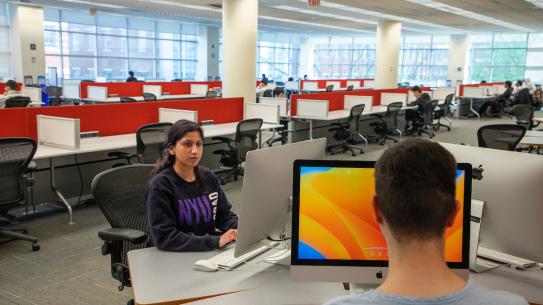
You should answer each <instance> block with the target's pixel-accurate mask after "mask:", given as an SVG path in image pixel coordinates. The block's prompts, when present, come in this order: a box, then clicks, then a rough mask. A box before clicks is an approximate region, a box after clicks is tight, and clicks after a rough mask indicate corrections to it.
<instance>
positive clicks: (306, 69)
mask: <svg viewBox="0 0 543 305" xmlns="http://www.w3.org/2000/svg"><path fill="white" fill-rule="evenodd" d="M300 58H301V61H300V71H298V75H293V77H294V79H295V80H298V78H302V77H303V76H304V75H306V74H307V76H308V77H309V78H316V76H315V74H314V71H313V66H314V64H315V45H314V43H313V39H312V38H309V37H304V38H303V41H302V44H301V48H300Z"/></svg>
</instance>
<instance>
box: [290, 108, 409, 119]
mask: <svg viewBox="0 0 543 305" xmlns="http://www.w3.org/2000/svg"><path fill="white" fill-rule="evenodd" d="M414 108H416V106H407V107H402V110H405V109H414ZM386 111H387V106H384V105H380V106H373V107H372V108H371V111H364V112H363V113H362V116H365V115H371V114H380V113H385V112H386ZM350 113H351V112H350V111H349V110H334V111H330V112H328V116H327V117H325V118H323V117H312V116H305V115H295V116H293V117H292V118H293V119H303V120H314V121H335V120H341V119H346V118H348V117H349V115H350Z"/></svg>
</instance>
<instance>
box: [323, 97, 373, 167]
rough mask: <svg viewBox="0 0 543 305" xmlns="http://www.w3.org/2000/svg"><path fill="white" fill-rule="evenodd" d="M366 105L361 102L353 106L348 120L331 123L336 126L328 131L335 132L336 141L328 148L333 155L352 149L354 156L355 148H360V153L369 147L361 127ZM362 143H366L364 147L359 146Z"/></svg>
mask: <svg viewBox="0 0 543 305" xmlns="http://www.w3.org/2000/svg"><path fill="white" fill-rule="evenodd" d="M365 106H366V105H364V104H361V105H356V106H354V107H353V108H351V112H350V113H349V120H348V122H344V123H332V124H331V125H332V126H334V128H330V129H328V131H333V132H334V135H333V137H334V140H336V142H335V143H331V144H329V145H327V147H326V150H327V151H329V152H330V153H331V154H332V155H335V154H336V153H339V152H343V153H345V152H347V151H350V152H351V154H352V155H353V157H354V156H356V152H355V150H360V153H361V154H363V153H364V151H365V150H366V148H368V140H367V139H366V138H364V136H363V135H362V134H361V133H360V129H359V126H360V124H359V122H360V117H361V116H362V113H363V112H364V107H365ZM353 127H354V129H353ZM362 143H364V148H362V147H360V146H358V145H359V144H362Z"/></svg>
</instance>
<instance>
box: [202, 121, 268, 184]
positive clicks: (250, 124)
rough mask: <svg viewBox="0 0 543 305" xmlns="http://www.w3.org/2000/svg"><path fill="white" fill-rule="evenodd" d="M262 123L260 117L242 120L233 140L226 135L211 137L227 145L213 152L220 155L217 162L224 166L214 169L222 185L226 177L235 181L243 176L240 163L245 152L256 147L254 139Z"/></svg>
mask: <svg viewBox="0 0 543 305" xmlns="http://www.w3.org/2000/svg"><path fill="white" fill-rule="evenodd" d="M263 123H264V122H263V121H262V119H248V120H243V121H241V122H239V123H238V125H237V127H236V137H235V139H234V140H232V139H230V138H226V137H213V138H212V140H213V141H220V142H222V143H225V144H226V145H228V149H220V150H216V151H214V152H213V154H215V155H220V156H221V159H220V161H219V162H220V163H221V164H222V165H223V166H224V168H219V169H218V170H215V171H214V172H215V174H217V176H218V177H219V179H220V181H221V184H222V185H224V184H225V183H226V179H227V178H230V177H233V178H234V181H237V180H238V176H240V175H241V176H243V169H242V167H241V164H242V163H243V162H245V159H246V156H247V152H249V151H251V150H255V149H257V148H258V143H257V142H256V139H257V137H258V134H259V132H260V128H261V127H262V124H263Z"/></svg>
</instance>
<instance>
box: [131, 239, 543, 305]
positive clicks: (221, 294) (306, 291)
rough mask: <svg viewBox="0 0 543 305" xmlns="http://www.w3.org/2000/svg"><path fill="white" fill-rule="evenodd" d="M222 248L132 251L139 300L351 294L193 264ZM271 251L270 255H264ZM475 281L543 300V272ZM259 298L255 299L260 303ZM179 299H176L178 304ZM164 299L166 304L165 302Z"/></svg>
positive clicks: (239, 300)
mask: <svg viewBox="0 0 543 305" xmlns="http://www.w3.org/2000/svg"><path fill="white" fill-rule="evenodd" d="M216 254H217V252H216V251H213V252H198V253H195V252H186V253H172V252H164V251H160V250H157V249H156V248H147V249H141V250H135V251H130V252H128V262H129V266H130V275H131V279H132V288H133V292H134V297H135V301H136V304H168V305H169V304H179V301H181V300H185V301H186V300H190V299H193V300H198V299H200V301H196V302H194V303H191V304H236V305H244V304H247V305H249V304H251V305H252V304H257V303H258V304H274V305H275V304H289V305H295V304H322V303H323V302H325V301H326V300H328V299H330V298H332V297H335V296H340V295H344V294H347V293H348V292H346V291H344V290H343V287H342V285H341V284H340V283H302V282H293V281H290V280H289V272H290V271H289V267H288V266H283V265H272V264H268V263H264V262H260V261H261V259H262V258H260V257H257V258H256V259H255V261H256V262H257V263H250V264H245V265H243V266H240V267H239V268H238V269H236V270H234V271H218V272H202V271H197V270H194V269H193V263H194V262H195V261H197V260H199V259H206V258H209V257H212V256H214V255H216ZM264 255H266V253H264ZM470 278H471V279H472V280H473V281H475V283H476V284H478V285H480V286H483V287H488V288H493V289H501V290H506V291H511V292H514V293H518V294H520V295H522V296H524V297H525V298H526V299H528V300H529V301H530V302H535V303H541V304H543V293H541V291H543V271H542V270H538V271H532V272H520V271H514V270H511V269H505V268H504V269H497V270H492V271H488V272H485V273H479V274H475V273H470ZM257 300H258V302H255V301H257ZM175 301H177V302H175ZM163 302H165V303H163Z"/></svg>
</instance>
